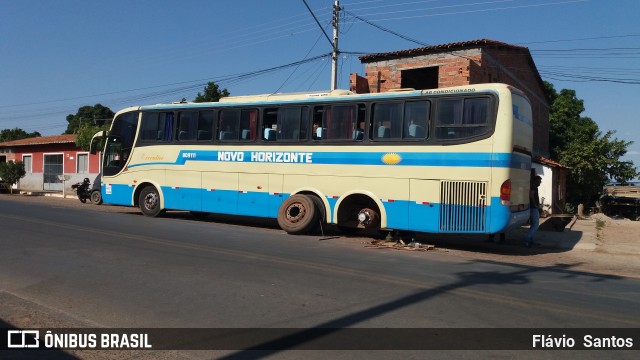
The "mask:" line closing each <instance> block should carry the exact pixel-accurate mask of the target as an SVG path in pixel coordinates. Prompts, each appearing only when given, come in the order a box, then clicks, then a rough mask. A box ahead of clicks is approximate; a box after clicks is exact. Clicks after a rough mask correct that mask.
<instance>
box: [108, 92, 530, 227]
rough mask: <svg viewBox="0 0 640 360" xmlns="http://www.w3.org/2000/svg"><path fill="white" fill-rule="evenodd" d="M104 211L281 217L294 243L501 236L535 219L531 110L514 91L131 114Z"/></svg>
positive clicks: (169, 107) (273, 98)
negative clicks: (332, 234)
mask: <svg viewBox="0 0 640 360" xmlns="http://www.w3.org/2000/svg"><path fill="white" fill-rule="evenodd" d="M102 135H104V136H106V135H108V136H107V141H106V144H105V149H104V162H103V176H102V196H103V199H104V202H105V203H109V204H117V205H130V206H138V207H140V210H141V211H142V213H143V214H144V215H147V216H157V215H159V214H161V213H162V212H163V211H164V210H187V211H192V212H194V213H195V214H201V213H223V214H233V215H246V216H256V217H267V218H276V219H277V220H278V224H279V225H280V226H281V227H282V229H284V230H285V231H287V232H288V233H292V234H298V233H305V232H308V231H310V230H312V229H314V227H316V226H317V225H319V224H321V223H330V224H335V225H337V226H338V227H340V228H342V229H345V230H352V229H359V228H374V229H393V230H400V231H416V232H429V233H478V234H480V233H484V234H491V233H497V232H503V231H506V230H508V229H510V228H513V227H516V226H519V225H521V224H523V223H525V222H526V221H527V219H528V209H529V198H528V191H529V177H530V168H531V151H532V149H531V147H532V114H531V106H530V103H529V101H528V100H527V98H526V97H525V96H524V94H523V93H522V92H521V91H519V90H517V89H515V88H513V87H511V86H507V85H504V84H477V85H470V86H463V87H454V88H443V89H435V90H420V91H416V90H405V91H395V92H387V93H380V94H353V93H350V92H348V91H342V90H338V91H333V92H330V93H314V94H275V95H257V96H239V97H228V98H223V99H222V100H220V102H214V103H180V104H163V105H150V106H141V107H133V108H128V109H124V110H121V111H119V112H118V113H117V114H116V116H115V118H114V121H113V124H112V127H111V129H110V131H109V132H108V134H107V133H104V134H102Z"/></svg>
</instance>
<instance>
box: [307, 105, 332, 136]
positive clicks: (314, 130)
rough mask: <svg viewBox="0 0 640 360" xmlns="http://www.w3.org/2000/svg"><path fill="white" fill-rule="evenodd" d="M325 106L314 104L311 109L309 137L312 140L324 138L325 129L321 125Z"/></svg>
mask: <svg viewBox="0 0 640 360" xmlns="http://www.w3.org/2000/svg"><path fill="white" fill-rule="evenodd" d="M326 108H328V107H327V106H316V107H315V108H314V109H313V118H312V127H311V138H312V139H313V140H322V139H325V138H326V134H327V129H326V128H323V127H322V118H323V117H324V112H325V110H326Z"/></svg>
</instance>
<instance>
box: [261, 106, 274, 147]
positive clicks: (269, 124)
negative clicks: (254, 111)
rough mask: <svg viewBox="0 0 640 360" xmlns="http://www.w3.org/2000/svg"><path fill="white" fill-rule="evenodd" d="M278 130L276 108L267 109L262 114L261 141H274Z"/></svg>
mask: <svg viewBox="0 0 640 360" xmlns="http://www.w3.org/2000/svg"><path fill="white" fill-rule="evenodd" d="M277 130H278V108H268V109H265V110H264V112H263V113H262V140H264V141H275V140H276V131H277Z"/></svg>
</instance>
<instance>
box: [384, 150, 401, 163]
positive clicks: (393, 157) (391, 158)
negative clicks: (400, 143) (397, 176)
mask: <svg viewBox="0 0 640 360" xmlns="http://www.w3.org/2000/svg"><path fill="white" fill-rule="evenodd" d="M400 161H402V158H401V157H400V155H398V154H396V153H388V154H384V155H383V156H382V162H383V163H385V164H387V165H396V164H398V163H400Z"/></svg>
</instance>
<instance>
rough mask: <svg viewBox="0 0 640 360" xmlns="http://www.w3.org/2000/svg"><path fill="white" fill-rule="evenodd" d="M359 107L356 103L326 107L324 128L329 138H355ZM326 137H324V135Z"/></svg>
mask: <svg viewBox="0 0 640 360" xmlns="http://www.w3.org/2000/svg"><path fill="white" fill-rule="evenodd" d="M357 111H358V108H357V107H356V106H355V105H337V106H332V107H331V108H329V109H326V110H325V112H324V117H323V122H322V124H323V128H326V138H327V139H328V140H353V131H354V130H356V126H357V123H356V119H357V114H356V113H357ZM323 138H324V137H323Z"/></svg>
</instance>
